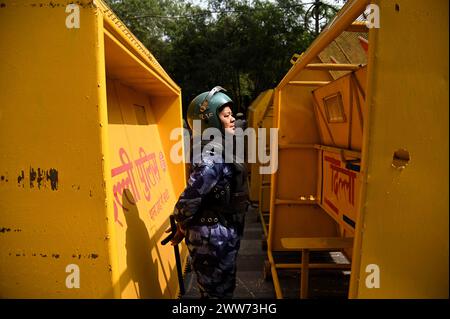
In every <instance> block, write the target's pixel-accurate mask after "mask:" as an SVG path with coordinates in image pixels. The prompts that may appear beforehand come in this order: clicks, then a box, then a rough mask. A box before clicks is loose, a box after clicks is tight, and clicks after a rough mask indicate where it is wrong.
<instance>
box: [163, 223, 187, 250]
mask: <svg viewBox="0 0 450 319" xmlns="http://www.w3.org/2000/svg"><path fill="white" fill-rule="evenodd" d="M170 232H171V229H168V230H166V233H170ZM185 234H186V231H185V230H184V229H183V228H181V226H180V224H177V232H176V233H175V236H173V238H172V239H171V240H170V243H171V244H172V246H175V245H178V244H179V243H180V242H181V241H182V240H183V238H184V236H185Z"/></svg>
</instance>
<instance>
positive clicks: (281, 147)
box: [278, 144, 315, 150]
mask: <svg viewBox="0 0 450 319" xmlns="http://www.w3.org/2000/svg"><path fill="white" fill-rule="evenodd" d="M314 145H315V144H278V149H279V150H286V149H295V148H314Z"/></svg>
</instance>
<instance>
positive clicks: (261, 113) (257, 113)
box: [248, 89, 273, 202]
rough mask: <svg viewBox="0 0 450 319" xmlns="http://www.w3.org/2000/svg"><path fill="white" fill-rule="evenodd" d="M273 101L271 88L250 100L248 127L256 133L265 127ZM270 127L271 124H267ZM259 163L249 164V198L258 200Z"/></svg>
mask: <svg viewBox="0 0 450 319" xmlns="http://www.w3.org/2000/svg"><path fill="white" fill-rule="evenodd" d="M272 103H273V89H270V90H267V91H264V92H262V93H260V94H259V95H258V97H257V98H256V99H255V100H254V101H253V102H252V104H251V105H250V107H249V109H248V127H251V128H253V129H254V130H255V131H256V134H258V128H262V127H266V126H264V124H265V123H266V122H267V119H265V118H267V115H268V114H267V113H268V110H269V108H270V107H271V106H272ZM269 127H271V126H269ZM259 166H260V165H259V163H258V162H256V163H251V164H250V200H251V201H254V202H256V201H259V191H260V186H261V183H260V175H261V174H260V173H259Z"/></svg>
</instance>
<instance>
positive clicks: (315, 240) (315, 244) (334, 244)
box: [281, 237, 353, 249]
mask: <svg viewBox="0 0 450 319" xmlns="http://www.w3.org/2000/svg"><path fill="white" fill-rule="evenodd" d="M281 244H282V245H283V247H284V248H288V249H322V248H329V249H343V248H352V247H353V238H352V237H345V238H343V237H291V238H281Z"/></svg>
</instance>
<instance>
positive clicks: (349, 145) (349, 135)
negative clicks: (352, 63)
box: [347, 73, 358, 149]
mask: <svg viewBox="0 0 450 319" xmlns="http://www.w3.org/2000/svg"><path fill="white" fill-rule="evenodd" d="M352 74H353V73H352ZM348 86H349V91H350V92H349V93H350V94H349V101H350V105H349V108H350V111H349V113H350V114H349V119H348V137H347V138H348V140H347V142H348V146H347V147H348V148H349V149H351V148H352V131H353V81H352V77H351V76H350V79H349V81H348ZM356 99H358V96H356Z"/></svg>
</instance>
